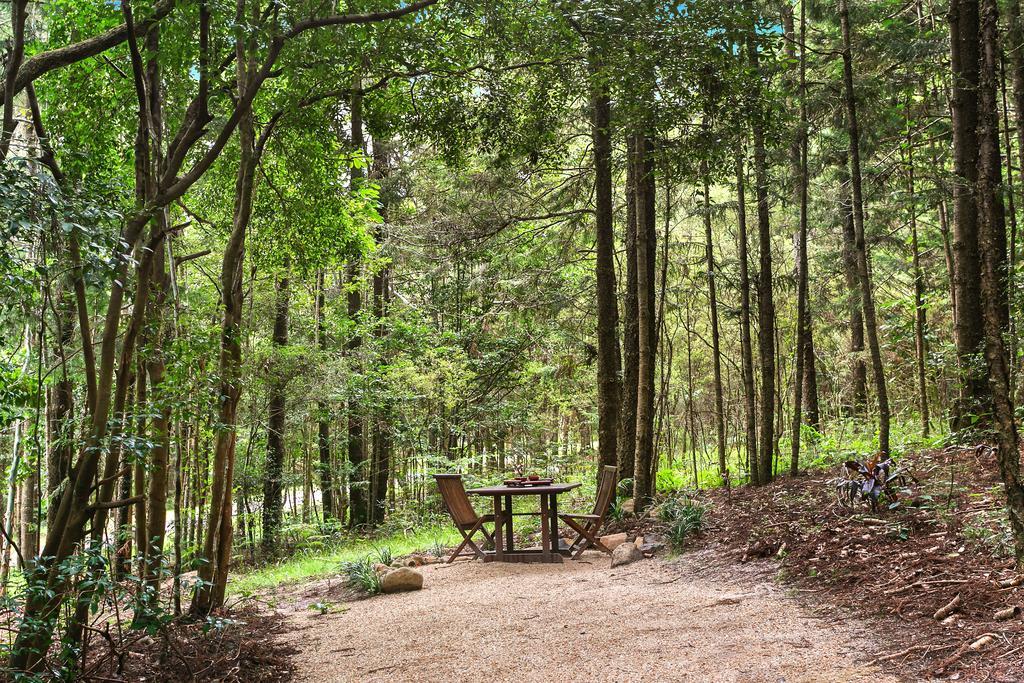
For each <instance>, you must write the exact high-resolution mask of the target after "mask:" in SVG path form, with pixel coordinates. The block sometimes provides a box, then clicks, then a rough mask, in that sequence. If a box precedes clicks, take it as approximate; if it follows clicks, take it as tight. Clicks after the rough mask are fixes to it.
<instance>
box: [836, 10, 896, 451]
mask: <svg viewBox="0 0 1024 683" xmlns="http://www.w3.org/2000/svg"><path fill="white" fill-rule="evenodd" d="M839 21H840V24H841V27H842V33H843V91H844V93H845V97H844V99H845V100H846V125H847V129H848V131H849V137H850V186H851V190H852V192H853V227H854V231H855V233H856V234H855V239H856V252H855V255H856V258H857V279H858V281H859V283H860V300H861V307H862V309H863V311H864V330H865V332H866V335H867V340H868V350H869V352H870V354H871V373H872V376H873V379H874V385H875V394H876V400H877V401H878V450H879V451H881V453H882V454H884V455H888V454H889V394H888V391H887V390H886V384H885V369H884V367H883V365H882V350H881V345H880V343H879V340H878V321H877V319H876V317H875V301H874V294H873V293H872V291H871V266H870V256H869V255H868V247H867V241H866V239H865V236H864V195H863V187H862V183H861V178H862V176H861V167H860V130H859V128H858V125H857V102H856V99H855V94H854V89H853V49H852V48H851V43H852V39H851V29H850V10H849V6H848V2H847V0H839Z"/></svg>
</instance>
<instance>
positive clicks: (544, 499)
mask: <svg viewBox="0 0 1024 683" xmlns="http://www.w3.org/2000/svg"><path fill="white" fill-rule="evenodd" d="M556 542H557V539H556ZM556 550H557V548H556ZM540 552H541V555H543V556H544V559H545V560H546V561H548V562H550V561H551V560H552V554H551V529H550V526H549V523H548V494H547V493H542V494H540Z"/></svg>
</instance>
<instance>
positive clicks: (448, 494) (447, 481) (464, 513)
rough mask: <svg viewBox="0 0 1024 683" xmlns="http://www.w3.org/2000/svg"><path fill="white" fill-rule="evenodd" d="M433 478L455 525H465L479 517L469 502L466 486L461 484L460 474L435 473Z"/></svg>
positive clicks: (470, 524) (471, 523) (469, 524)
mask: <svg viewBox="0 0 1024 683" xmlns="http://www.w3.org/2000/svg"><path fill="white" fill-rule="evenodd" d="M434 480H435V481H436V482H437V488H438V490H440V491H441V499H442V500H444V506H445V507H446V508H448V514H450V515H451V516H452V521H453V522H455V525H456V526H459V527H467V526H472V525H473V524H475V523H476V520H477V519H479V518H480V517H479V515H477V514H476V510H474V509H473V505H472V503H470V502H469V496H468V495H466V487H465V486H463V485H462V475H461V474H435V475H434Z"/></svg>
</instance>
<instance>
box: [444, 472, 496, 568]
mask: <svg viewBox="0 0 1024 683" xmlns="http://www.w3.org/2000/svg"><path fill="white" fill-rule="evenodd" d="M434 480H435V481H437V488H438V489H439V490H440V491H441V499H442V500H443V501H444V505H445V507H446V508H448V514H450V515H451V516H452V521H453V522H455V527H456V528H457V529H458V530H459V533H460V534H462V543H461V544H460V545H459V547H458V548H456V549H455V552H454V553H452V556H451V557H449V558H448V562H449V563H451V562H454V561H455V558H456V557H481V558H482V557H484V551H483V550H481V549H480V547H479V546H478V545H477V544H476V543H474V542H473V536H474V535H475V534H476V532H478V531H479V532H480V533H482V534H483V535H484V538H486V539H487V540H488V541H489V542H490V543H491V544H492V545H493V544H494V535H493V534H492V533H489V532H488V531H487V529H485V528H484V522H493V521H494V515H478V514H477V512H476V510H474V509H473V505H472V503H470V502H469V496H468V495H466V487H465V486H463V485H462V475H461V474H435V475H434ZM466 546H469V547H470V548H471V549H472V552H471V553H463V552H462V550H463V549H464V548H465V547H466Z"/></svg>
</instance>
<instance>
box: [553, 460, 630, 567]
mask: <svg viewBox="0 0 1024 683" xmlns="http://www.w3.org/2000/svg"><path fill="white" fill-rule="evenodd" d="M618 479H619V468H618V467H613V466H612V465H605V466H604V467H602V468H601V478H600V479H599V480H598V482H597V500H596V501H595V502H594V511H593V512H592V513H590V514H589V515H570V514H559V515H558V518H559V519H560V520H562V521H563V522H565V523H566V525H567V526H569V528H571V529H572V530H573V531H575V532H576V538H575V539H574V540H573V542H572V543H570V544H569V552H570V553H573V555H572V559H574V560H578V559H579V558H580V556H581V555H582V554H583V551H584V550H586V549H587V548H596V549H598V550H600V551H602V552H606V553H608V554H609V555H611V554H612V551H611V550H609V549H608V548H607V547H605V545H604V544H603V543H601V541H600V540H598V538H597V532H598V531H600V530H601V527H602V526H604V518H605V516H606V515H607V514H608V507H609V506H610V505H611V502H612V498H613V497H614V496H615V484H616V482H617V481H618ZM577 545H578V547H577ZM574 549H575V552H573V551H574Z"/></svg>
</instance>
